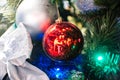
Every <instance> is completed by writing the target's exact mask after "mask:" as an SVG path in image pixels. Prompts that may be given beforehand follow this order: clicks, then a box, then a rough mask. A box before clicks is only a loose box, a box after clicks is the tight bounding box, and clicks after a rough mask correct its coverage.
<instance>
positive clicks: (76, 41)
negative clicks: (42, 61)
mask: <svg viewBox="0 0 120 80" xmlns="http://www.w3.org/2000/svg"><path fill="white" fill-rule="evenodd" d="M83 43H84V40H83V36H82V33H81V31H80V30H79V29H78V28H77V27H76V26H75V25H73V24H71V23H68V22H60V23H55V24H53V25H51V26H50V27H49V28H48V29H47V31H46V32H45V35H44V39H43V48H44V50H45V52H46V54H47V55H48V56H49V57H50V58H52V59H53V60H58V61H62V60H70V59H73V58H75V57H76V56H78V55H79V54H80V53H81V50H82V48H83Z"/></svg>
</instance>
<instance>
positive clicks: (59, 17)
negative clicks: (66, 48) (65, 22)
mask: <svg viewBox="0 0 120 80" xmlns="http://www.w3.org/2000/svg"><path fill="white" fill-rule="evenodd" d="M56 7H57V15H58V19H57V20H56V21H55V22H56V23H61V22H62V17H61V16H60V12H59V7H58V1H56Z"/></svg>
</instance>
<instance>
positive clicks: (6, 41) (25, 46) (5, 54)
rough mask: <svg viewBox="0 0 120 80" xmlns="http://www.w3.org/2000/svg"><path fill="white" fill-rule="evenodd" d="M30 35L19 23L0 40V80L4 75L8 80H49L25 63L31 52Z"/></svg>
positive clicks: (41, 72)
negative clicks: (6, 75)
mask: <svg viewBox="0 0 120 80" xmlns="http://www.w3.org/2000/svg"><path fill="white" fill-rule="evenodd" d="M32 48H33V46H32V42H31V38H30V35H29V34H28V32H27V30H26V29H25V27H24V25H23V24H22V23H20V25H19V26H18V28H17V29H14V28H13V26H12V27H10V29H8V31H7V32H6V33H5V34H4V35H3V36H1V38H0V80H2V79H3V77H4V76H5V74H6V73H8V76H9V78H10V80H49V78H48V77H47V75H46V74H45V73H44V72H43V71H41V70H40V69H38V68H36V67H34V66H33V65H31V64H30V63H28V62H27V61H26V59H28V58H29V57H30V54H31V52H32Z"/></svg>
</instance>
